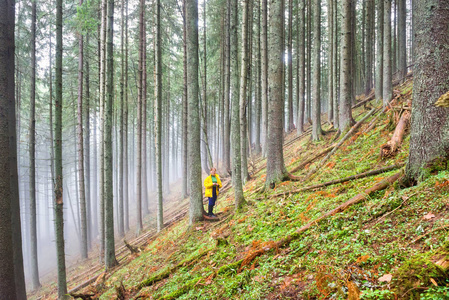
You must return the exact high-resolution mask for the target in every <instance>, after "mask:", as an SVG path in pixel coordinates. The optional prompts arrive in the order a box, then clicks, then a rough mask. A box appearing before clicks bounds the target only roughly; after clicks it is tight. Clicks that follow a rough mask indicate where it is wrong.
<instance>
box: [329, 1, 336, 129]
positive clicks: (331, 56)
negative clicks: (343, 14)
mask: <svg viewBox="0 0 449 300" xmlns="http://www.w3.org/2000/svg"><path fill="white" fill-rule="evenodd" d="M333 5H334V2H333V0H327V7H328V10H327V24H328V37H329V39H328V57H327V61H328V69H327V95H328V101H327V109H328V112H327V119H328V121H329V122H333V119H334V107H333V104H332V103H333V99H334V94H333V88H332V85H333V84H334V79H333V76H334V72H332V68H333V65H334V51H335V49H334V29H333V26H334V21H333V17H334V11H333V10H334V6H333Z"/></svg>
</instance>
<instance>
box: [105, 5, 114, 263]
mask: <svg viewBox="0 0 449 300" xmlns="http://www.w3.org/2000/svg"><path fill="white" fill-rule="evenodd" d="M113 24H114V0H108V26H107V28H108V30H107V31H108V34H107V47H106V48H107V49H106V60H107V66H106V67H107V82H106V93H107V101H106V106H105V107H106V126H105V137H106V138H105V149H106V151H105V162H106V164H105V166H106V172H105V195H106V201H105V225H106V231H105V235H106V242H105V244H106V247H105V250H106V251H105V265H106V270H109V269H111V268H112V267H114V266H116V265H117V260H116V259H115V240H114V202H113V200H114V196H113V182H112V171H113V170H112V161H113V157H112V109H113V101H114V69H113V62H114V57H113V33H114V30H113Z"/></svg>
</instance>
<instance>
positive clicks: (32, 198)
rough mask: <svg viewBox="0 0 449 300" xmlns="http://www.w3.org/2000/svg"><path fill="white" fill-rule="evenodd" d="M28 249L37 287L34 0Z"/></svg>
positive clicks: (33, 17) (33, 11) (33, 9)
mask: <svg viewBox="0 0 449 300" xmlns="http://www.w3.org/2000/svg"><path fill="white" fill-rule="evenodd" d="M30 85H31V86H30V93H31V95H30V128H29V145H30V149H29V151H30V216H29V217H30V222H29V225H30V229H29V230H30V238H31V239H30V248H31V249H30V250H31V253H30V255H31V266H30V267H31V270H30V272H31V288H32V289H33V290H36V289H38V288H39V287H40V286H41V284H40V282H39V266H38V254H37V220H36V219H37V212H36V118H35V114H36V1H33V2H32V3H31V80H30Z"/></svg>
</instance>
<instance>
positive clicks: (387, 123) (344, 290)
mask: <svg viewBox="0 0 449 300" xmlns="http://www.w3.org/2000/svg"><path fill="white" fill-rule="evenodd" d="M395 94H396V98H395V101H393V108H392V109H391V110H389V111H387V112H386V113H383V112H382V111H381V110H380V109H377V110H376V112H375V113H374V114H373V115H372V116H370V117H369V118H368V119H367V120H366V121H365V122H363V124H362V125H361V126H360V127H359V128H358V129H357V130H356V133H355V134H354V135H352V136H351V137H350V138H349V139H347V140H346V141H345V142H344V143H343V144H342V145H341V146H340V147H339V148H338V149H337V150H336V151H335V153H334V154H333V155H332V156H331V157H330V158H329V160H327V161H326V162H324V163H322V164H320V161H321V160H322V159H323V157H325V156H326V154H327V153H330V150H329V149H333V147H334V146H335V145H336V143H338V141H339V140H340V139H341V138H342V137H343V136H344V133H343V134H342V135H340V136H337V132H335V131H332V129H331V128H329V125H328V124H326V125H325V126H324V129H325V130H328V133H327V134H326V135H325V138H324V140H323V141H321V142H319V143H313V142H311V141H310V136H309V135H303V136H302V137H300V138H297V137H296V135H295V134H294V133H292V134H290V135H289V136H287V137H286V143H285V148H284V149H285V162H286V165H287V169H288V170H296V172H294V175H296V176H298V177H300V178H302V180H301V181H298V182H283V183H281V184H279V185H278V186H276V188H275V189H274V190H270V191H268V192H266V193H263V194H261V193H260V190H261V189H260V188H261V187H262V186H263V185H264V177H265V169H264V166H265V161H264V160H263V159H258V160H254V161H253V162H252V163H251V171H252V178H253V179H252V180H251V181H249V182H248V183H247V184H246V186H245V197H246V199H247V200H248V202H249V204H248V205H247V206H246V207H245V208H244V209H243V210H242V211H239V212H235V211H234V208H233V197H232V195H233V193H232V190H231V189H229V190H227V191H226V193H224V194H223V195H221V196H220V198H219V200H218V212H219V217H220V221H219V222H215V223H209V222H204V223H199V224H196V225H195V226H193V227H191V228H188V224H187V222H188V220H187V218H184V219H182V220H180V221H179V222H176V223H173V224H172V225H171V226H169V227H168V228H166V229H165V230H164V232H163V233H162V234H160V235H159V236H158V237H157V238H156V239H153V240H149V241H148V245H147V246H146V247H145V250H144V251H142V252H139V253H138V254H132V255H129V256H128V258H127V263H126V265H124V266H123V267H121V268H119V269H117V270H116V271H115V272H114V273H112V274H108V275H107V276H105V277H104V280H102V279H101V278H100V279H99V280H97V282H96V283H95V284H92V285H90V286H89V287H87V288H86V289H85V290H84V291H82V293H83V294H84V295H88V294H90V295H92V296H93V297H99V298H100V299H112V298H118V299H177V298H179V299H360V298H361V299H446V298H448V297H449V294H448V291H449V289H448V288H447V287H446V285H447V284H448V281H447V280H448V279H449V277H448V274H447V267H448V266H449V243H447V239H446V236H447V229H449V217H448V214H447V212H448V211H449V197H448V195H449V172H448V171H446V170H442V171H440V172H439V173H438V174H435V175H433V176H431V177H430V178H428V179H427V180H426V181H425V182H423V183H421V184H420V185H418V186H416V187H413V188H408V189H401V188H400V187H399V184H398V182H395V183H393V184H391V185H386V188H385V189H382V190H379V191H375V192H373V193H369V195H366V194H364V192H366V191H367V189H369V188H370V187H373V186H375V185H376V184H379V183H381V182H384V181H385V179H387V178H390V177H391V176H392V175H394V174H397V173H398V172H401V171H400V166H402V165H403V164H404V163H405V162H406V159H407V153H408V144H409V141H408V135H407V134H406V135H405V139H404V141H403V143H402V145H401V146H400V148H399V149H398V150H397V151H396V152H395V153H393V154H392V155H387V156H386V157H385V156H384V157H381V155H380V151H381V147H382V145H384V144H385V143H387V142H388V141H389V140H390V139H391V137H392V135H393V132H394V130H395V128H396V125H397V123H398V121H399V116H400V115H401V113H403V112H405V111H408V107H407V105H408V104H409V100H410V98H411V82H410V81H408V82H406V83H405V84H403V85H401V86H399V87H397V90H396V91H395ZM373 105H374V104H371V106H369V105H368V107H359V108H357V109H355V110H354V113H353V115H354V117H355V119H356V121H358V120H360V119H362V117H363V116H365V115H367V114H368V113H369V111H371V108H372V107H373ZM404 107H405V108H404ZM331 146H332V147H331ZM311 158H315V159H314V160H311ZM319 165H322V166H321V167H320V168H319V169H317V170H316V172H311V170H314V168H316V167H317V166H319ZM390 166H391V168H387V167H390ZM377 169H382V170H384V171H385V170H387V171H386V172H383V173H379V174H376V175H371V176H369V175H370V174H365V177H357V176H354V177H353V178H349V176H352V175H356V174H360V173H364V172H367V171H372V170H377ZM346 177H348V178H346ZM341 178H346V179H343V180H338V179H341ZM333 180H335V181H334V182H331V181H333ZM340 181H341V182H340ZM325 182H327V183H328V185H327V186H324V187H315V188H312V189H305V187H308V186H315V185H319V184H322V183H325ZM336 182H339V183H336ZM299 189H301V191H298V190H299ZM356 195H358V197H359V198H360V200H361V201H359V202H356V203H355V204H353V205H351V206H348V207H347V208H345V209H341V210H340V211H337V212H335V213H333V214H331V215H329V216H327V217H326V218H323V219H320V220H319V221H317V222H314V221H316V220H318V219H319V218H320V217H321V216H323V215H324V214H326V213H327V212H329V211H331V210H332V209H335V208H336V207H338V206H339V205H341V204H343V203H345V202H346V201H348V200H349V199H351V198H353V197H354V196H356ZM306 224H309V225H310V227H308V228H307V229H308V230H305V231H302V232H301V233H299V232H298V229H299V228H301V227H303V226H304V225H306Z"/></svg>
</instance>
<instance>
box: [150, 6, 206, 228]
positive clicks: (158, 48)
mask: <svg viewBox="0 0 449 300" xmlns="http://www.w3.org/2000/svg"><path fill="white" fill-rule="evenodd" d="M160 7H161V3H160V0H157V1H156V95H157V96H156V103H157V104H156V109H155V113H156V118H155V127H156V128H155V131H156V170H157V171H156V176H157V231H161V230H162V228H163V227H164V215H163V213H164V210H163V203H162V201H163V199H162V152H161V150H162V145H161V142H162V52H161V50H162V45H161V42H162V38H161V9H160ZM197 38H198V36H197ZM197 47H198V44H197ZM197 50H198V49H197ZM197 53H198V52H197ZM197 59H198V57H197ZM197 67H198V65H197ZM197 80H198V78H197ZM197 83H198V81H197ZM200 177H201V175H200Z"/></svg>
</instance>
